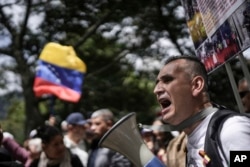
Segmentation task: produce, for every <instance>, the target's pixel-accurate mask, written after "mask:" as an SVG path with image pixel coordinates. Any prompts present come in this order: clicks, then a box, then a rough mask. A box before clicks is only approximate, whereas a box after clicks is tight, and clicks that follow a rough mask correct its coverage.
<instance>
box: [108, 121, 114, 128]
mask: <svg viewBox="0 0 250 167" xmlns="http://www.w3.org/2000/svg"><path fill="white" fill-rule="evenodd" d="M107 125H108V127H109V128H111V127H112V126H113V122H112V121H111V120H107Z"/></svg>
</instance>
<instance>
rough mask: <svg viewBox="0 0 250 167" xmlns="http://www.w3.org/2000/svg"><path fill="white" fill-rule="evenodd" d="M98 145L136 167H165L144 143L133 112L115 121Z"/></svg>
mask: <svg viewBox="0 0 250 167" xmlns="http://www.w3.org/2000/svg"><path fill="white" fill-rule="evenodd" d="M98 145H99V147H106V148H109V149H112V150H114V151H116V152H119V153H120V154H122V155H124V156H125V157H127V158H128V159H129V160H130V161H131V162H132V163H133V164H134V165H136V166H137V167H165V166H164V165H163V163H162V162H161V161H160V160H159V159H158V158H157V157H156V156H155V155H154V154H153V153H152V152H151V151H150V150H149V148H148V147H147V145H146V144H145V143H144V141H143V139H142V137H141V135H140V132H139V130H138V126H137V123H136V114H135V113H134V112H132V113H129V114H127V115H126V116H124V117H122V118H121V119H120V120H119V121H117V122H116V123H115V124H114V125H113V126H112V128H111V129H110V130H109V131H108V132H106V133H105V134H104V136H103V137H102V138H101V140H100V142H99V143H98Z"/></svg>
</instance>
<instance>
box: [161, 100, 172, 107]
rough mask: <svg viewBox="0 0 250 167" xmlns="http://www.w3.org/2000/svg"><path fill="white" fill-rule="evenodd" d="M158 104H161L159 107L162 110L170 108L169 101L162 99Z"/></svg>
mask: <svg viewBox="0 0 250 167" xmlns="http://www.w3.org/2000/svg"><path fill="white" fill-rule="evenodd" d="M159 103H160V104H161V107H162V108H163V109H164V108H167V107H169V106H170V104H171V101H169V100H168V99H162V100H159Z"/></svg>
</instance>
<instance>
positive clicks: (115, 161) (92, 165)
mask: <svg viewBox="0 0 250 167" xmlns="http://www.w3.org/2000/svg"><path fill="white" fill-rule="evenodd" d="M113 124H114V116H113V113H112V112H111V111H110V110H109V109H100V110H97V111H95V112H94V113H92V115H91V118H90V131H91V133H92V134H93V136H92V142H91V145H90V150H89V159H88V164H87V167H131V166H132V164H131V162H130V161H129V160H128V159H127V158H125V157H124V156H123V155H121V154H119V153H118V152H115V151H113V150H110V149H108V148H100V147H98V143H99V141H100V139H101V138H102V137H103V135H104V134H105V133H106V132H107V131H108V130H109V129H110V128H111V127H112V126H113Z"/></svg>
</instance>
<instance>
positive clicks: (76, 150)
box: [63, 135, 88, 166]
mask: <svg viewBox="0 0 250 167" xmlns="http://www.w3.org/2000/svg"><path fill="white" fill-rule="evenodd" d="M63 140H64V144H65V146H66V147H67V148H68V149H70V151H71V152H72V153H73V154H75V155H77V156H78V158H79V159H80V160H81V162H82V164H83V165H84V166H87V161H88V153H87V152H86V151H85V150H84V149H83V148H84V147H81V144H84V142H83V141H82V142H80V143H79V144H76V143H74V142H73V141H72V140H70V139H69V137H68V136H67V135H65V136H64V139H63Z"/></svg>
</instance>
